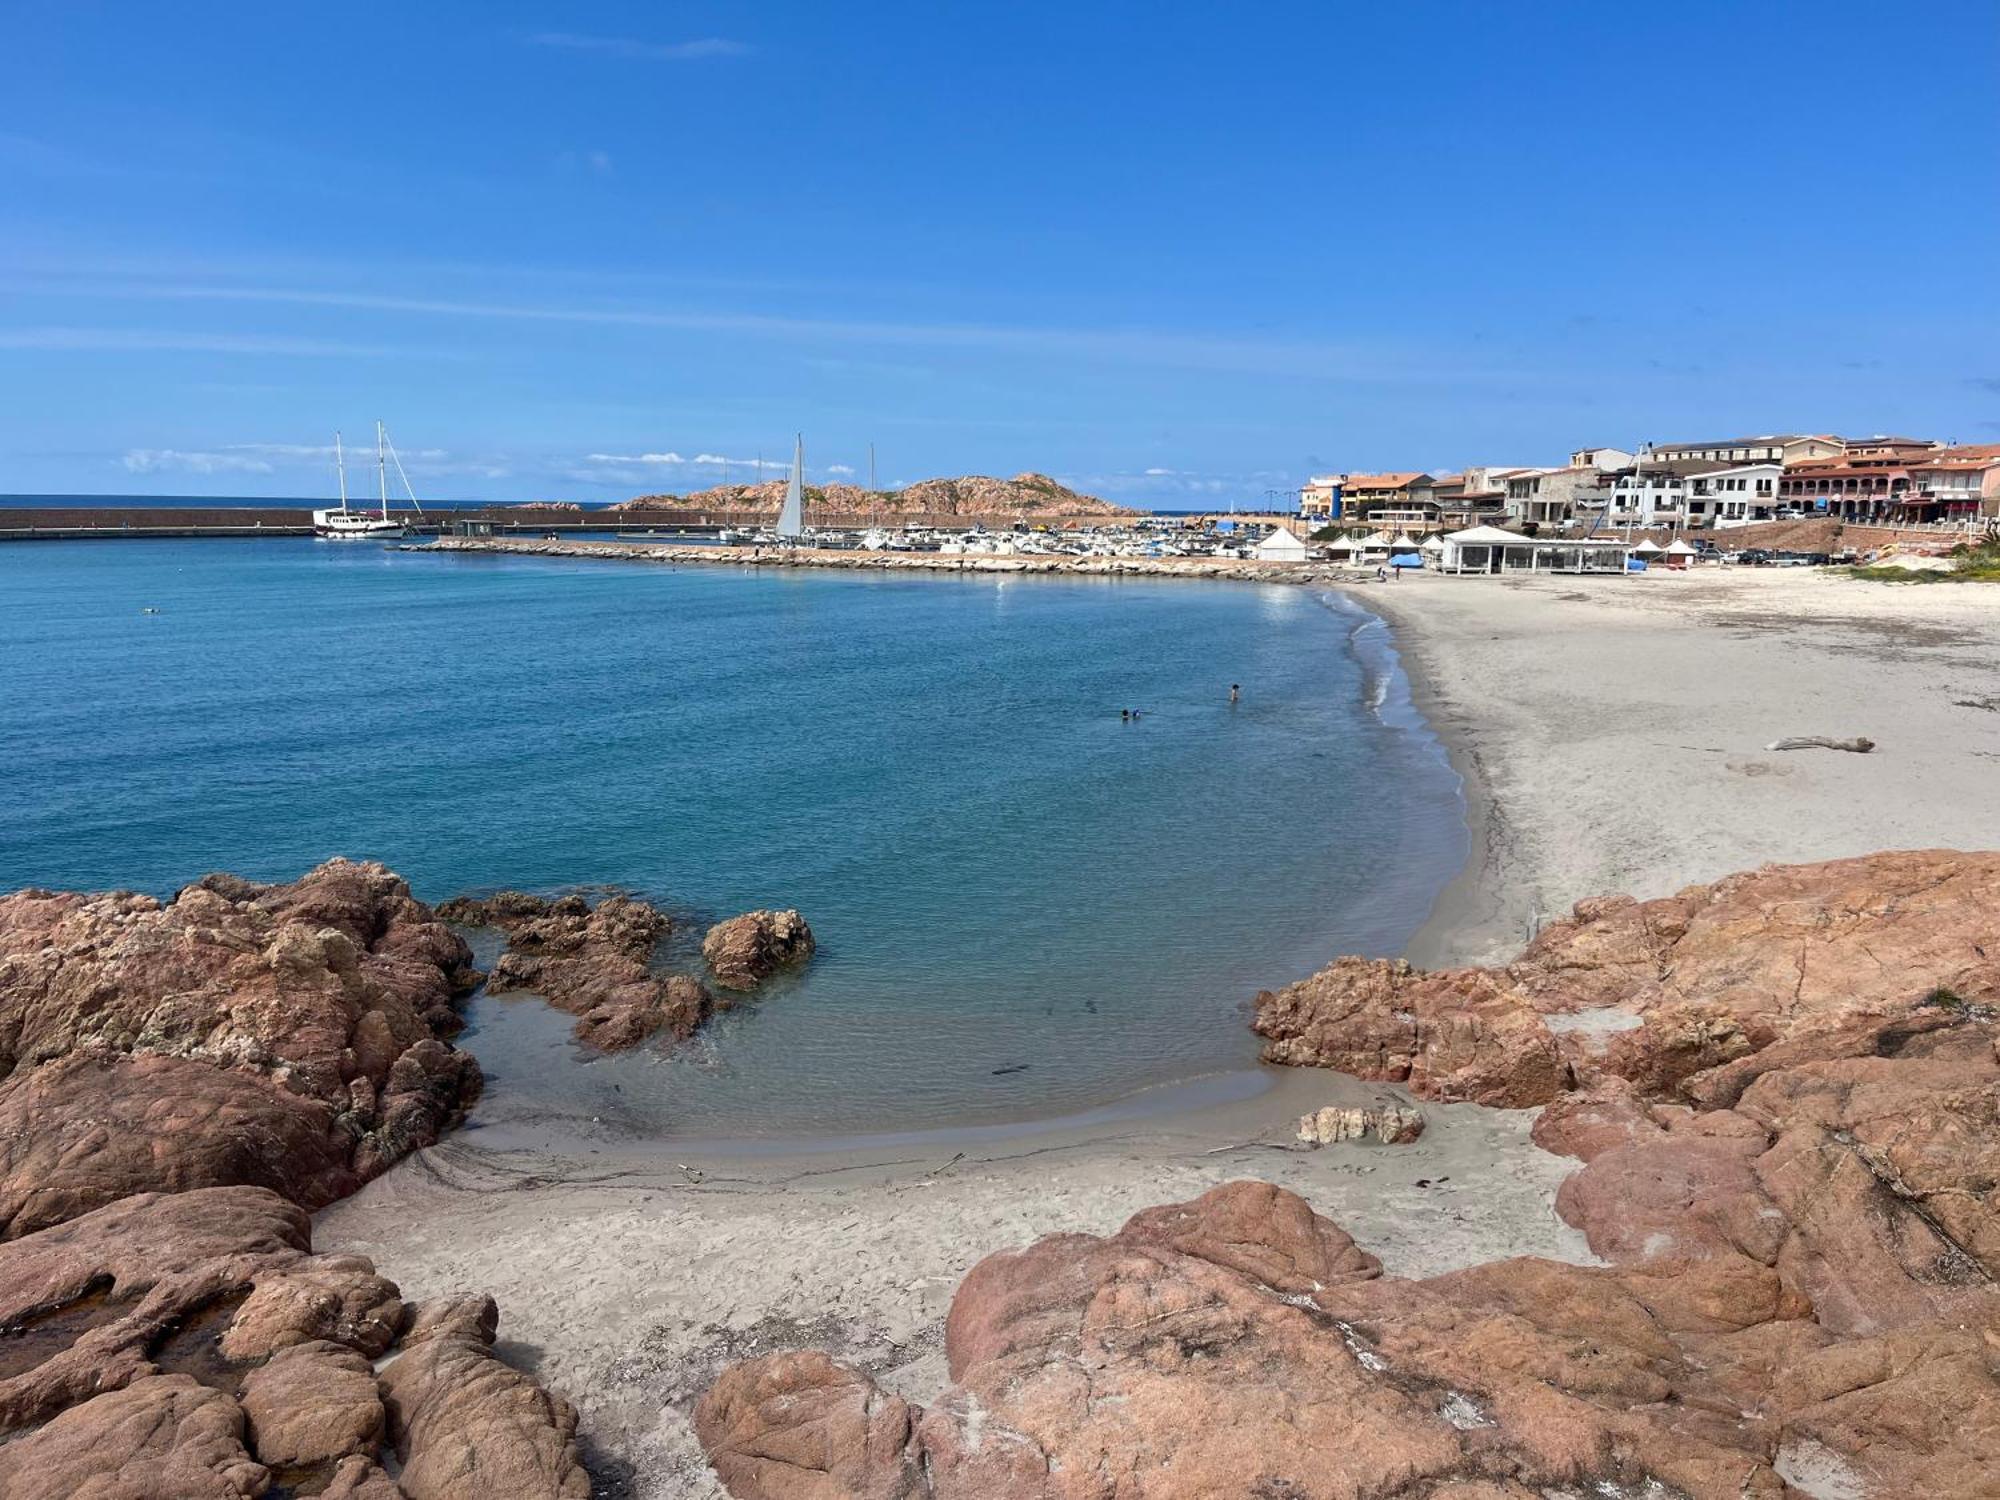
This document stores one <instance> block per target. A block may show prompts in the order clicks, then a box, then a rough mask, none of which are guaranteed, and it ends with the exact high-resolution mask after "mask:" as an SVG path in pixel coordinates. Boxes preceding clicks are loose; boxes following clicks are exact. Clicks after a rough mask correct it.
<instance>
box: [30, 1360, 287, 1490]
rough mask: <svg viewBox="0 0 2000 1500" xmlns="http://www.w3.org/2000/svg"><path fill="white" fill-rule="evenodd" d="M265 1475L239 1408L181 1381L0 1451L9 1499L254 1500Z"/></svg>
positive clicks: (94, 1409) (82, 1409)
mask: <svg viewBox="0 0 2000 1500" xmlns="http://www.w3.org/2000/svg"><path fill="white" fill-rule="evenodd" d="M270 1483H271V1476H270V1471H269V1470H268V1469H266V1468H265V1467H264V1465H262V1464H260V1463H258V1462H257V1461H256V1460H255V1459H253V1458H251V1456H250V1454H249V1452H248V1450H246V1449H245V1448H244V1446H243V1412H242V1410H241V1408H239V1407H238V1406H237V1404H236V1403H235V1402H234V1401H232V1400H230V1399H229V1397H227V1396H226V1395H224V1394H223V1393H222V1392H221V1391H216V1390H210V1389H209V1388H208V1387H207V1386H204V1385H202V1384H200V1383H199V1382H197V1381H196V1380H194V1379H193V1378H192V1377H191V1376H187V1375H155V1376H150V1377H148V1378H147V1379H144V1380H140V1381H136V1382H134V1383H133V1384H131V1385H129V1386H126V1387H125V1388H124V1389H123V1390H118V1391H113V1392H111V1393H109V1394H108V1395H103V1396H99V1397H98V1398H97V1399H96V1400H94V1401H87V1402H85V1403H84V1404H83V1405H81V1406H76V1407H72V1408H70V1409H69V1410H68V1411H66V1412H64V1413H62V1414H61V1415H60V1416H58V1417H57V1418H55V1420H54V1421H52V1422H50V1423H48V1425H46V1426H44V1427H41V1428H38V1429H36V1430H35V1431H33V1432H30V1433H27V1434H25V1435H23V1436H21V1437H17V1438H15V1439H14V1440H13V1441H12V1442H10V1443H7V1444H5V1445H0V1495H5V1496H6V1497H7V1500H84V1497H102V1500H253V1497H255V1496H258V1495H262V1494H263V1493H264V1492H265V1490H267V1489H268V1488H269V1487H270Z"/></svg>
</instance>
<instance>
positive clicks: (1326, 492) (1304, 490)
mask: <svg viewBox="0 0 2000 1500" xmlns="http://www.w3.org/2000/svg"><path fill="white" fill-rule="evenodd" d="M1340 478H1341V476H1340V475H1338V474H1315V475H1313V477H1312V478H1310V479H1308V480H1307V481H1306V482H1305V484H1304V486H1303V487H1301V489H1300V490H1299V514H1300V515H1301V516H1304V517H1305V518H1306V519H1307V520H1317V521H1333V520H1337V519H1339V517H1340V501H1341V486H1340Z"/></svg>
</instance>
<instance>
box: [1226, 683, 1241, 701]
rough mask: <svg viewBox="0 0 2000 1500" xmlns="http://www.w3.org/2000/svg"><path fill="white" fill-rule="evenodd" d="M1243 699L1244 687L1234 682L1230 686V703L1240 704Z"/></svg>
mask: <svg viewBox="0 0 2000 1500" xmlns="http://www.w3.org/2000/svg"><path fill="white" fill-rule="evenodd" d="M1242 697H1243V689H1242V687H1241V686H1240V685H1239V684H1237V683H1234V682H1232V683H1230V684H1229V701H1230V702H1231V703H1235V702H1238V701H1240V700H1241V699H1242Z"/></svg>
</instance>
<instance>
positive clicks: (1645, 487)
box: [1605, 454, 1731, 526]
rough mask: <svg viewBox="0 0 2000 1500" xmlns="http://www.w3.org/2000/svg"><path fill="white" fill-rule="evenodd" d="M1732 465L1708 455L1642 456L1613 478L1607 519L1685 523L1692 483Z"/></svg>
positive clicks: (1620, 523)
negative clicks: (1694, 456) (1697, 456)
mask: <svg viewBox="0 0 2000 1500" xmlns="http://www.w3.org/2000/svg"><path fill="white" fill-rule="evenodd" d="M1729 467H1731V466H1730V465H1729V464H1726V463H1722V462H1720V461H1718V460H1715V459H1707V458H1666V459H1663V458H1660V457H1659V456H1658V455H1657V454H1654V455H1652V456H1649V457H1647V458H1643V459H1641V460H1639V462H1638V463H1637V464H1635V465H1634V466H1633V467H1632V468H1630V469H1628V470H1626V471H1625V472H1624V473H1622V474H1619V475H1616V476H1614V478H1613V479H1612V482H1611V508H1610V509H1609V510H1608V511H1606V512H1605V519H1606V520H1607V521H1610V522H1611V523H1613V524H1614V525H1618V526H1685V525H1686V524H1687V522H1688V490H1689V486H1690V485H1691V484H1692V483H1693V481H1694V480H1696V479H1698V478H1701V477H1703V476H1704V475H1709V476H1712V475H1715V474H1718V473H1720V472H1721V471H1722V470H1724V469H1727V468H1729Z"/></svg>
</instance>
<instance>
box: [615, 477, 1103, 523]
mask: <svg viewBox="0 0 2000 1500" xmlns="http://www.w3.org/2000/svg"><path fill="white" fill-rule="evenodd" d="M784 498H785V482H784V481H783V480H782V479H771V480H766V481H765V482H764V483H762V484H718V485H715V486H713V487H711V488H709V489H705V490H697V491H695V492H693V493H692V494H687V495H636V496H634V497H633V498H632V499H630V500H623V501H620V502H619V503H618V504H616V505H612V506H608V507H606V509H608V510H611V511H657V510H666V509H683V508H690V507H691V508H695V509H699V510H737V511H769V512H770V513H771V514H772V515H774V516H775V515H776V514H777V513H778V507H779V505H780V504H781V503H782V502H783V500H784ZM805 500H806V508H807V509H808V510H811V511H813V512H815V513H817V514H821V515H843V516H866V515H885V516H904V515H926V516H994V515H1022V516H1055V515H1059V516H1129V515H1137V514H1139V512H1137V511H1135V510H1133V509H1131V508H1130V507H1129V506H1124V505H1114V504H1112V503H1111V502H1110V501H1109V500H1100V499H1099V498H1098V497H1097V496H1095V495H1084V494H1079V493H1078V492H1077V491H1075V490H1073V489H1071V488H1070V487H1069V486H1068V485H1066V484H1063V483H1061V482H1060V481H1058V480H1055V479H1051V478H1050V477H1049V476H1048V475H1046V474H1033V473H1030V474H1016V475H1015V476H1014V477H1013V478H1012V479H994V478H991V477H990V476H988V475H985V474H963V475H960V476H959V477H958V478H956V479H925V480H920V481H918V482H917V483H916V484H912V485H906V486H904V487H903V488H902V489H899V490H868V489H863V488H861V487H860V486H859V485H853V484H828V485H808V486H806V492H805Z"/></svg>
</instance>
